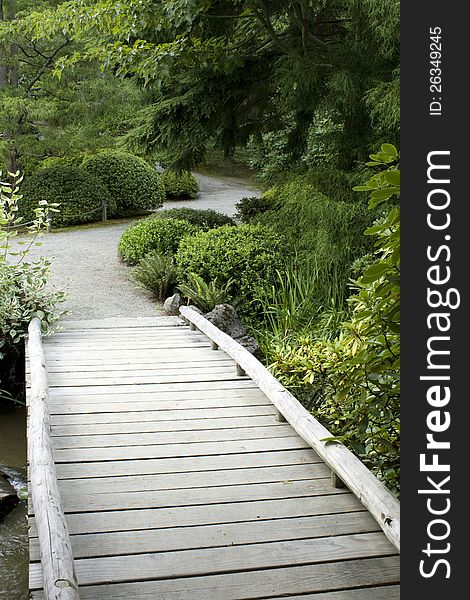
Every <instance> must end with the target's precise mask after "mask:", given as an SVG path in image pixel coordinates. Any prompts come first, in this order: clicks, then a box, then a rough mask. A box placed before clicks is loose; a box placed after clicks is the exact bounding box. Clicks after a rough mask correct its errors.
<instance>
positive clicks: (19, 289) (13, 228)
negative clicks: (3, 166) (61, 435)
mask: <svg viewBox="0 0 470 600" xmlns="http://www.w3.org/2000/svg"><path fill="white" fill-rule="evenodd" d="M21 181H22V179H21V177H19V174H18V173H16V174H13V173H9V180H8V181H4V182H0V361H1V362H2V363H3V366H4V365H5V364H6V365H7V366H8V371H9V369H10V368H11V367H14V363H15V360H14V359H15V355H16V353H17V349H18V347H19V344H20V342H21V341H22V339H23V338H24V337H25V335H26V333H27V328H28V325H29V322H30V321H31V319H32V318H33V317H34V316H38V317H39V318H40V319H41V320H42V324H43V330H44V332H45V333H46V332H47V331H48V329H49V326H50V325H51V324H52V323H53V322H54V321H55V320H57V319H58V318H59V317H60V315H61V314H62V313H61V311H60V309H59V304H60V302H62V301H63V299H64V294H63V293H62V292H59V291H55V290H53V289H51V288H50V287H49V285H48V283H49V273H50V261H49V260H47V259H46V258H40V259H38V260H37V261H32V262H28V261H27V258H28V253H29V251H30V249H31V248H32V247H33V246H34V245H35V244H37V243H38V241H37V238H38V237H39V236H40V235H41V234H42V233H43V232H44V231H45V229H46V227H47V214H48V213H51V212H56V211H57V204H54V203H52V204H48V203H47V201H46V200H42V201H40V202H39V204H38V206H37V208H36V209H35V214H34V219H33V221H32V222H31V223H29V224H27V223H25V221H24V219H23V217H21V216H18V212H19V210H18V208H19V205H20V204H21V200H22V196H21V194H20V193H19V185H20V183H21ZM21 226H23V229H24V230H25V231H26V232H27V234H28V235H27V237H25V238H21V239H15V238H16V237H17V228H18V227H21ZM7 358H8V359H9V360H8V361H7V360H6V359H7ZM2 372H3V369H2ZM15 379H16V378H15ZM3 383H4V385H7V387H13V388H14V387H15V386H14V385H12V384H14V383H15V381H11V380H10V376H9V375H8V374H7V380H6V381H3ZM7 391H10V390H7Z"/></svg>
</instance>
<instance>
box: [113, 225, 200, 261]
mask: <svg viewBox="0 0 470 600" xmlns="http://www.w3.org/2000/svg"><path fill="white" fill-rule="evenodd" d="M195 231H197V229H196V227H195V226H194V225H191V223H188V221H183V220H182V219H144V220H143V221H139V222H137V223H135V224H134V225H131V226H130V227H128V228H127V229H126V230H125V231H124V233H123V234H122V236H121V239H120V240H119V246H118V254H119V257H120V258H121V260H122V261H124V262H125V263H126V264H128V265H135V264H137V263H138V262H139V261H140V260H141V259H142V258H144V256H145V255H147V254H148V253H149V252H157V253H159V254H166V255H173V254H174V253H175V252H176V250H177V249H178V246H179V243H180V241H181V239H182V238H183V237H184V236H188V235H189V236H190V235H192V234H193V233H194V232H195Z"/></svg>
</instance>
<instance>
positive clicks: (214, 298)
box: [178, 273, 233, 313]
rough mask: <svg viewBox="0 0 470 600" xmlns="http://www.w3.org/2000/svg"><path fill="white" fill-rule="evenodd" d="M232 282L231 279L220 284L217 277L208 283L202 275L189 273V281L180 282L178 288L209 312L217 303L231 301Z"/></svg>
mask: <svg viewBox="0 0 470 600" xmlns="http://www.w3.org/2000/svg"><path fill="white" fill-rule="evenodd" d="M232 283H233V281H232V280H231V279H229V280H228V281H226V282H225V283H224V284H223V285H222V286H219V284H218V282H217V278H215V279H214V281H209V283H206V282H205V281H204V279H203V278H202V277H201V276H200V275H196V273H188V274H187V283H180V284H179V286H178V289H179V290H180V292H181V293H182V294H183V296H184V297H185V298H188V300H190V301H191V302H192V303H193V304H195V305H196V306H197V307H198V308H200V309H201V310H202V311H203V312H205V313H207V312H210V311H211V310H213V309H214V308H215V307H216V306H217V304H225V303H228V302H230V300H231V298H230V294H229V289H230V287H231V286H232Z"/></svg>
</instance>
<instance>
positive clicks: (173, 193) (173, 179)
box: [162, 171, 199, 200]
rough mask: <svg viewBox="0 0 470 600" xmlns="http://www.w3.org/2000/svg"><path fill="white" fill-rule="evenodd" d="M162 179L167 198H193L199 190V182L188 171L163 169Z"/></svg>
mask: <svg viewBox="0 0 470 600" xmlns="http://www.w3.org/2000/svg"><path fill="white" fill-rule="evenodd" d="M162 180H163V185H164V186H165V195H166V197H167V198H172V199H174V200H178V199H179V198H194V196H195V195H196V194H197V193H198V192H199V184H198V182H197V181H196V178H195V177H194V175H193V174H192V173H190V172H189V171H179V172H177V171H165V172H164V173H162Z"/></svg>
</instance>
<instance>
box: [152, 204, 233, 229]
mask: <svg viewBox="0 0 470 600" xmlns="http://www.w3.org/2000/svg"><path fill="white" fill-rule="evenodd" d="M154 218H156V219H183V220H184V221H188V222H189V223H191V224H192V225H196V226H197V227H198V228H200V229H203V230H204V231H207V230H208V229H213V228H215V227H221V226H222V225H235V222H234V220H233V219H232V218H230V217H229V216H228V215H224V214H223V213H220V212H216V211H215V210H212V209H211V208H208V209H201V208H187V207H181V208H165V209H163V210H159V211H158V212H157V213H155V215H154Z"/></svg>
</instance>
